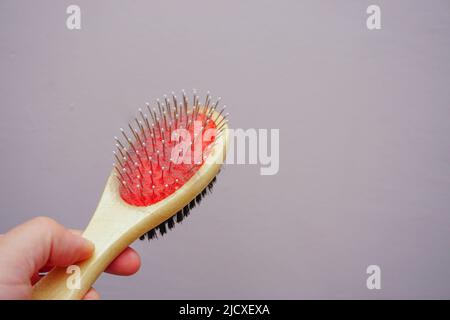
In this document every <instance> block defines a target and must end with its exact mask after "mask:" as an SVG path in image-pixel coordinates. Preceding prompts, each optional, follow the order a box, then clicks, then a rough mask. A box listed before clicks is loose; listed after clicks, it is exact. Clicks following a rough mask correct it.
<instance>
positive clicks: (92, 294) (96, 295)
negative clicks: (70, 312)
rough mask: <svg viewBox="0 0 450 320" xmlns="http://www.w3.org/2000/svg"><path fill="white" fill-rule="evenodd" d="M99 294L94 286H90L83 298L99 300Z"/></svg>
mask: <svg viewBox="0 0 450 320" xmlns="http://www.w3.org/2000/svg"><path fill="white" fill-rule="evenodd" d="M99 299H100V294H99V293H98V291H97V290H95V289H94V288H90V289H89V291H88V292H87V293H86V294H85V295H84V297H83V300H99Z"/></svg>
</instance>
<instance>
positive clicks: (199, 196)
mask: <svg viewBox="0 0 450 320" xmlns="http://www.w3.org/2000/svg"><path fill="white" fill-rule="evenodd" d="M200 201H202V193H201V192H200V193H199V194H198V195H197V196H196V197H195V202H196V203H197V204H199V203H200Z"/></svg>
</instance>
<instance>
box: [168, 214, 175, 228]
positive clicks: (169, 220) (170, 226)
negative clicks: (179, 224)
mask: <svg viewBox="0 0 450 320" xmlns="http://www.w3.org/2000/svg"><path fill="white" fill-rule="evenodd" d="M167 226H168V227H169V229H173V227H175V221H174V220H173V217H170V218H169V219H167Z"/></svg>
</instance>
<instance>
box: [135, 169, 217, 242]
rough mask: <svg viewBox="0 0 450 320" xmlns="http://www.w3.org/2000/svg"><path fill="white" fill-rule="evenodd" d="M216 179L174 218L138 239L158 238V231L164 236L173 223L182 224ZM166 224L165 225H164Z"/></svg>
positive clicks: (173, 225) (172, 226)
mask: <svg viewBox="0 0 450 320" xmlns="http://www.w3.org/2000/svg"><path fill="white" fill-rule="evenodd" d="M216 181H217V177H214V178H213V179H212V180H211V181H210V182H209V184H208V185H207V186H206V187H205V188H204V189H203V190H202V191H201V192H200V193H199V194H198V195H197V196H196V197H195V198H194V199H192V200H191V201H190V202H189V203H188V204H187V205H186V206H185V207H184V208H183V209H181V210H180V211H178V212H177V213H176V214H175V215H174V216H172V217H170V218H169V219H167V220H166V221H164V222H163V223H161V224H160V225H159V226H157V227H155V228H153V229H151V230H150V231H148V232H147V233H146V234H144V235H142V236H140V237H139V239H140V240H143V239H145V237H146V236H147V239H148V240H151V239H154V238H158V234H157V232H156V231H157V230H159V233H160V234H161V235H164V234H166V233H167V231H168V230H167V228H168V229H173V228H174V227H175V222H177V223H180V222H182V221H183V220H184V219H185V218H186V217H187V216H189V214H190V213H191V210H192V209H194V208H195V207H196V206H197V205H198V204H200V202H201V201H202V199H203V198H204V197H205V196H206V195H207V194H208V193H211V191H212V189H213V186H214V183H216ZM166 224H167V225H166Z"/></svg>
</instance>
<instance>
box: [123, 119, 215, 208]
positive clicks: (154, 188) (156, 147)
mask: <svg viewBox="0 0 450 320" xmlns="http://www.w3.org/2000/svg"><path fill="white" fill-rule="evenodd" d="M204 121H205V116H204V115H203V114H199V115H198V116H197V119H196V122H195V123H196V124H197V126H194V124H193V123H191V125H190V126H183V124H180V126H177V127H179V128H182V129H185V130H186V132H189V136H190V139H191V140H190V141H192V142H193V144H192V146H191V147H190V149H191V152H190V156H189V152H186V151H185V152H184V153H183V152H179V156H178V157H177V158H178V159H172V160H173V161H172V160H171V155H172V154H173V153H172V150H173V149H175V151H174V154H177V151H179V150H180V148H179V147H180V140H179V139H178V140H175V141H171V139H170V132H169V131H170V130H167V131H165V132H163V134H162V135H161V133H160V132H161V131H159V130H158V126H155V127H154V128H153V130H148V129H144V130H143V132H142V131H140V132H138V131H135V134H137V135H138V136H139V139H140V141H139V139H137V138H136V135H135V138H136V139H135V141H134V142H133V143H132V146H130V148H127V150H126V151H127V152H128V154H126V153H125V157H124V161H123V162H122V163H123V168H124V169H122V170H121V174H120V175H119V180H121V181H120V182H121V184H120V196H121V198H122V199H123V200H124V201H125V202H126V203H128V204H131V205H135V206H149V205H151V204H154V203H156V202H158V201H161V200H163V199H165V198H166V197H168V196H169V195H171V194H172V193H174V192H175V191H176V190H178V189H179V188H180V187H182V186H183V185H184V184H185V183H186V182H187V181H188V180H189V179H190V178H191V177H192V176H193V175H194V174H195V173H196V172H197V171H198V169H199V168H200V167H201V165H202V164H203V163H204V160H205V159H206V158H207V156H208V153H209V151H210V148H208V147H211V146H210V145H211V144H212V143H213V142H214V140H215V136H216V135H215V129H216V125H215V123H214V121H212V120H208V121H207V122H206V125H205V128H204V129H203V130H199V127H201V125H202V124H204V123H205V122H204ZM159 126H160V127H161V128H164V126H165V125H164V124H163V123H159ZM186 127H187V128H186ZM211 130H213V131H211ZM194 131H195V132H194ZM186 132H185V134H186ZM207 132H208V134H207ZM152 133H154V136H153V137H154V138H153V139H152V138H151V134H152ZM194 133H196V134H197V135H196V136H195V135H194ZM163 137H164V138H165V139H164V146H163ZM185 141H187V140H185ZM187 148H189V147H187ZM185 150H187V149H185ZM175 157H176V156H175ZM130 158H131V159H130ZM179 160H181V163H175V162H179Z"/></svg>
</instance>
